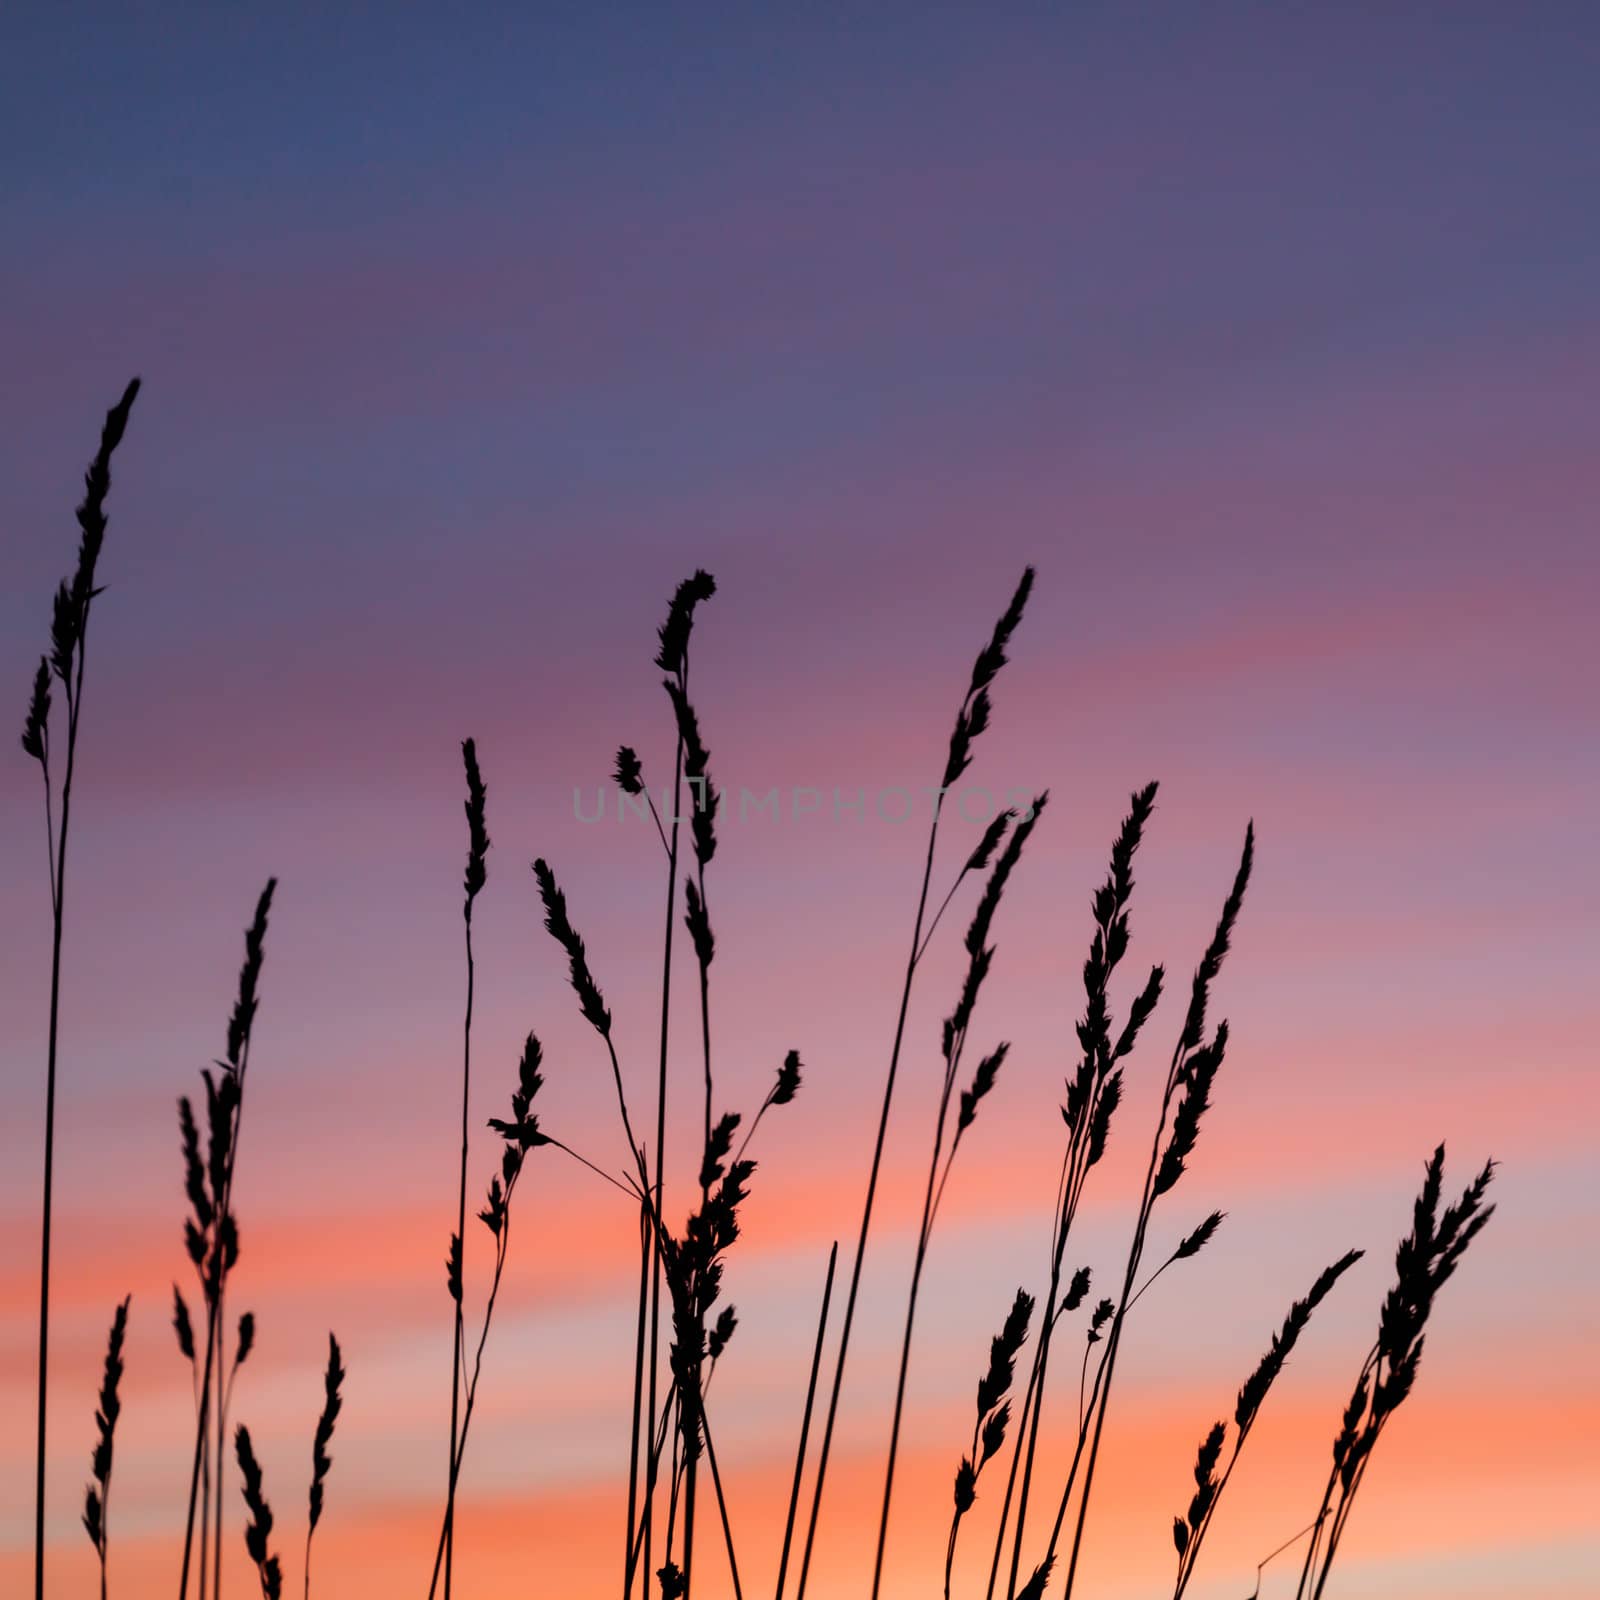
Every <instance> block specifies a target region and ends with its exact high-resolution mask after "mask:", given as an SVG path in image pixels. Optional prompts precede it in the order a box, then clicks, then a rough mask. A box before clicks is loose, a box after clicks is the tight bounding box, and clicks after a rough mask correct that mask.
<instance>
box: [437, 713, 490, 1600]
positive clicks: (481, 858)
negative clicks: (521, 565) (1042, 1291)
mask: <svg viewBox="0 0 1600 1600" xmlns="http://www.w3.org/2000/svg"><path fill="white" fill-rule="evenodd" d="M461 760H462V764H463V766H464V767H465V769H466V778H467V799H466V806H465V809H466V817H467V867H466V875H465V877H464V879H463V884H462V887H463V891H464V901H463V905H462V917H463V919H464V921H465V923H466V956H467V1004H466V1013H465V1016H464V1018H463V1021H462V1028H461V1166H460V1185H459V1189H458V1191H457V1200H456V1231H455V1245H454V1247H453V1252H452V1253H453V1255H455V1256H459V1254H460V1252H461V1250H462V1249H463V1245H464V1241H465V1239H466V1234H467V1159H468V1146H469V1141H468V1132H467V1125H468V1116H469V1113H470V1109H471V1091H472V1001H473V990H474V986H475V980H476V975H477V969H476V966H475V963H474V961H473V956H472V906H473V902H474V901H475V900H476V899H477V897H478V895H479V893H480V892H481V891H482V889H483V887H484V885H485V883H487V881H488V869H487V866H486V864H485V863H486V857H487V856H488V852H489V834H488V829H487V824H486V821H485V815H484V809H485V802H486V798H487V790H486V788H485V786H484V782H483V775H482V773H481V772H480V771H479V769H478V751H477V745H476V744H475V743H474V741H473V740H471V739H465V740H463V741H462V744H461ZM449 1285H450V1289H451V1299H452V1300H453V1301H454V1317H453V1327H452V1336H451V1347H450V1451H449V1463H448V1471H449V1484H450V1486H449V1491H448V1498H447V1501H446V1506H445V1519H444V1597H445V1600H450V1584H451V1578H452V1576H453V1574H454V1568H455V1515H454V1512H455V1497H456V1473H457V1467H458V1459H459V1455H460V1436H459V1427H460V1410H461V1368H462V1363H463V1361H464V1359H465V1355H466V1351H465V1348H464V1346H465V1339H466V1333H465V1326H464V1323H463V1321H462V1316H463V1312H462V1283H461V1275H460V1273H459V1272H457V1273H456V1274H454V1275H453V1276H452V1277H451V1279H450V1280H449Z"/></svg>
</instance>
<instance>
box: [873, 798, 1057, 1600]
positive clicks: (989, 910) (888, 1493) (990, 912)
mask: <svg viewBox="0 0 1600 1600" xmlns="http://www.w3.org/2000/svg"><path fill="white" fill-rule="evenodd" d="M1048 800H1049V796H1048V795H1047V794H1041V795H1039V796H1037V797H1036V798H1035V800H1034V802H1033V804H1032V806H1031V807H1029V810H1028V814H1027V817H1026V818H1025V819H1023V820H1022V821H1020V822H1018V823H1017V825H1016V826H1015V827H1014V828H1013V829H1012V830H1011V836H1010V838H1009V839H1008V840H1007V841H1006V847H1005V849H1004V850H1003V851H1002V852H1001V854H1000V859H999V860H998V861H997V862H996V863H995V867H994V870H993V872H992V873H991V874H990V877H989V881H988V883H987V884H986V885H985V887H984V891H983V894H982V896H981V898H980V899H979V901H978V909H977V911H976V913H975V914H974V916H973V919H972V923H971V926H970V927H969V928H968V929H967V936H966V940H965V948H966V951H967V973H966V978H965V980H964V981H963V983H962V987H961V995H960V998H959V999H958V1000H957V1002H956V1007H955V1010H954V1011H952V1012H951V1014H950V1015H949V1016H948V1017H947V1018H946V1019H945V1023H944V1030H943V1034H942V1054H943V1056H944V1082H943V1085H942V1087H941V1089H940V1096H939V1114H938V1119H937V1122H936V1123H935V1126H934V1135H933V1153H932V1155H931V1156H930V1158H929V1161H928V1185H927V1192H926V1194H925V1195H924V1197H923V1202H922V1221H921V1224H920V1226H919V1228H918V1231H917V1249H916V1256H915V1258H914V1260H913V1263H912V1268H911V1288H910V1292H909V1293H908V1295H907V1297H906V1321H905V1330H904V1333H903V1335H902V1337H901V1344H900V1368H899V1371H898V1373H897V1375H896V1378H895V1394H894V1418H893V1421H892V1423H891V1424H890V1430H889V1460H888V1466H887V1468H886V1470H885V1473H884V1483H883V1505H882V1509H881V1511H880V1513H879V1517H878V1545H877V1551H876V1553H875V1555H874V1557H873V1566H872V1600H877V1597H878V1594H879V1591H880V1589H881V1587H882V1583H883V1560H884V1552H885V1549H886V1547H887V1545H888V1538H889V1509H890V1504H891V1501H892V1499H893V1495H894V1469H895V1461H896V1458H897V1455H898V1452H899V1445H900V1425H901V1421H902V1419H903V1417H904V1411H905V1394H906V1375H907V1373H908V1371H909V1370H910V1365H911V1335H912V1329H913V1326H914V1324H915V1322H916V1315H917V1294H918V1290H919V1289H920V1288H921V1286H922V1271H923V1268H924V1266H925V1265H926V1264H927V1259H928V1246H929V1243H930V1241H931V1240H932V1237H933V1222H934V1213H935V1211H936V1210H937V1208H938V1202H939V1199H940V1197H941V1196H942V1195H943V1193H944V1185H945V1182H946V1180H948V1178H949V1176H950V1168H951V1166H952V1165H953V1164H954V1162H955V1156H956V1149H957V1147H958V1146H959V1145H960V1143H961V1138H962V1135H963V1134H964V1133H965V1132H966V1130H967V1129H968V1128H969V1127H971V1126H972V1124H973V1122H974V1120H975V1119H976V1116H977V1109H978V1106H979V1104H980V1103H981V1102H982V1100H983V1099H984V1097H985V1096H986V1095H987V1094H988V1093H989V1091H990V1090H991V1089H992V1088H993V1087H994V1083H995V1079H996V1077H997V1075H998V1073H999V1070H1000V1066H1001V1064H1002V1063H1003V1062H1004V1060H1005V1058H1006V1054H1007V1052H1008V1051H1009V1050H1010V1048H1011V1047H1010V1045H1009V1044H1006V1043H1004V1042H1002V1043H1001V1044H1000V1046H999V1047H998V1048H997V1049H995V1050H994V1051H992V1052H991V1053H990V1054H989V1055H987V1056H985V1057H984V1058H983V1060H982V1061H980V1062H979V1064H978V1068H977V1071H976V1072H975V1073H974V1074H973V1080H972V1084H971V1087H970V1088H967V1089H965V1090H963V1091H962V1094H961V1104H960V1110H959V1113H958V1116H957V1119H956V1129H955V1134H954V1137H953V1138H952V1140H951V1145H950V1150H949V1154H948V1158H947V1160H946V1162H945V1165H944V1171H943V1177H941V1176H940V1166H939V1158H940V1156H941V1154H942V1153H943V1152H944V1136H945V1123H946V1120H947V1118H948V1115H949V1110H950V1097H951V1095H952V1094H953V1093H954V1092H955V1085H956V1077H957V1074H958V1073H959V1071H960V1068H961V1057H962V1052H963V1051H964V1050H965V1048H966V1043H967V1030H968V1028H969V1027H970V1025H971V1021H972V1013H973V1011H974V1009H975V1008H976V1006H977V1002H978V994H979V991H980V990H981V989H982V987H983V981H984V979H985V977H986V976H987V975H988V972H989V969H990V967H991V966H992V964H993V961H994V953H995V949H994V946H993V945H991V944H990V943H989V942H988V941H989V933H990V930H991V927H992V925H993V922H994V916H995V912H996V911H997V910H998V909H999V905H1000V899H1001V895H1002V894H1003V892H1004V890H1005V885H1006V882H1007V880H1008V879H1009V878H1010V876H1011V873H1012V872H1013V871H1014V870H1015V868H1016V865H1017V862H1018V861H1019V860H1020V859H1021V857H1022V848H1023V846H1024V845H1025V844H1026V843H1027V840H1028V835H1029V834H1030V833H1031V832H1032V831H1033V828H1034V826H1035V825H1036V823H1037V822H1038V819H1039V817H1040V815H1041V814H1042V812H1043V811H1044V808H1045V805H1046V804H1047V802H1048ZM999 837H1000V835H999V834H998V833H995V832H994V831H993V830H992V829H991V830H989V831H986V832H985V834H984V837H983V840H982V842H981V843H980V845H979V847H978V853H975V854H974V856H973V857H971V858H969V859H968V861H967V864H966V867H965V868H964V869H963V872H962V876H965V874H966V872H967V871H969V870H972V869H973V863H974V861H976V860H977V859H978V855H979V854H982V853H986V852H987V851H988V850H990V849H992V848H993V844H994V843H995V842H997V841H998V839H999ZM949 903H950V897H949V896H948V895H947V896H946V897H945V905H948V904H949ZM943 909H944V907H943V906H941V907H940V910H941V911H943ZM1030 1304H1031V1302H1030ZM995 1448H996V1449H998V1448H999V1445H998V1443H997V1444H996V1447H995ZM986 1459H987V1458H986ZM952 1547H953V1541H952Z"/></svg>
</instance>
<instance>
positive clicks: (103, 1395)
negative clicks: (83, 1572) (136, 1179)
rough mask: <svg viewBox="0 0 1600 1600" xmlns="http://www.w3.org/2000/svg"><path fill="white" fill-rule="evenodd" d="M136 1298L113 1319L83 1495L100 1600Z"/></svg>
mask: <svg viewBox="0 0 1600 1600" xmlns="http://www.w3.org/2000/svg"><path fill="white" fill-rule="evenodd" d="M132 1298H133V1296H132V1295H129V1296H127V1297H126V1298H124V1300H123V1301H122V1303H121V1304H120V1305H119V1306H118V1307H117V1311H116V1315H115V1316H114V1317H113V1318H112V1319H111V1333H110V1336H109V1337H108V1338H107V1340H106V1367H105V1375H104V1377H102V1378H101V1380H100V1405H99V1408H98V1409H97V1410H96V1411H95V1414H94V1425H95V1431H96V1434H97V1436H98V1437H97V1438H96V1440H95V1446H94V1457H93V1460H92V1462H91V1465H90V1472H91V1474H92V1476H93V1478H94V1482H93V1483H91V1484H90V1485H89V1486H88V1488H87V1489H85V1490H84V1492H83V1526H84V1530H85V1531H86V1532H87V1533H88V1535H89V1542H90V1543H91V1544H92V1545H93V1546H94V1553H95V1555H96V1556H97V1557H98V1558H99V1562H100V1600H106V1536H107V1520H106V1519H107V1516H108V1514H109V1512H110V1509H111V1450H112V1446H113V1444H114V1443H115V1440H116V1432H117V1418H118V1417H119V1416H121V1414H122V1402H121V1400H120V1399H119V1398H118V1396H117V1388H118V1385H119V1384H120V1383H121V1382H122V1344H123V1340H124V1339H125V1338H126V1336H127V1332H128V1304H129V1301H131V1300H132Z"/></svg>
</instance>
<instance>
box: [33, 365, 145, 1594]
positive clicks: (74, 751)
mask: <svg viewBox="0 0 1600 1600" xmlns="http://www.w3.org/2000/svg"><path fill="white" fill-rule="evenodd" d="M138 393H139V380H138V379H137V378H135V379H133V381H132V382H131V383H129V385H128V386H127V388H126V389H125V390H123V393H122V398H121V399H120V400H119V401H118V402H117V403H116V405H114V406H113V407H112V408H111V409H110V411H108V412H107V413H106V420H105V424H104V426H103V427H102V428H101V430H100V447H99V449H98V450H97V451H96V452H95V454H94V458H93V460H91V461H90V463H89V467H88V470H87V471H86V472H85V473H84V479H83V499H82V500H81V501H80V502H79V504H78V508H77V511H76V517H77V522H78V535H79V537H78V559H77V563H76V565H75V566H74V568H73V572H72V576H71V578H70V579H63V580H62V581H61V583H60V585H59V586H58V587H57V589H56V593H55V599H54V602H53V605H52V608H51V617H50V651H49V654H48V655H46V656H44V657H42V658H41V659H40V661H39V665H38V668H37V669H36V670H35V672H34V675H33V683H32V686H31V691H30V693H29V697H28V711H27V715H26V718H25V719H24V722H23V728H22V740H21V743H22V749H23V752H24V753H25V754H26V755H28V756H29V757H30V758H31V759H32V760H34V761H37V762H38V763H39V771H40V775H41V777H42V779H43V783H44V811H45V860H46V861H47V862H48V864H49V875H50V1031H49V1037H48V1043H47V1044H46V1047H45V1091H44V1201H43V1205H42V1208H41V1223H40V1240H39V1400H38V1411H37V1427H36V1450H35V1456H34V1463H35V1467H34V1500H33V1592H34V1600H44V1512H45V1501H44V1489H45V1473H44V1465H45V1454H46V1446H47V1442H48V1415H47V1413H48V1409H49V1394H50V1224H51V1221H52V1219H53V1216H54V1184H55V1149H56V1064H57V1054H58V1050H59V1046H60V1023H61V948H62V939H63V937H64V932H65V922H66V896H67V832H68V828H69V826H70V824H71V821H72V780H73V778H74V776H75V775H76V771H77V759H78V728H79V721H80V718H81V716H82V714H83V667H84V658H85V656H86V654H87V651H88V644H89V614H90V612H91V610H92V609H93V606H94V601H95V598H96V597H97V596H98V595H99V594H101V593H102V589H101V588H100V586H99V585H97V583H96V581H95V580H96V577H97V576H98V568H99V562H100V551H101V548H102V546H103V545H104V543H105V535H106V526H107V520H106V510H105V505H106V496H107V495H108V494H109V493H110V492H111V457H112V454H113V452H114V451H115V450H116V448H117V446H118V445H119V444H120V443H121V442H122V436H123V433H124V432H125V431H126V429H127V426H128V414H129V412H130V411H131V410H132V409H133V402H134V399H135V397H136V396H137V395H138ZM52 676H54V678H55V679H56V680H58V681H59V682H60V684H61V692H62V695H63V697H64V699H65V701H66V723H67V725H66V751H65V762H64V766H63V770H62V773H61V778H60V797H61V810H60V817H61V822H60V831H59V832H57V829H56V823H55V810H54V803H53V797H52V790H51V773H50V755H51V739H50V712H51V690H50V682H51V678H52Z"/></svg>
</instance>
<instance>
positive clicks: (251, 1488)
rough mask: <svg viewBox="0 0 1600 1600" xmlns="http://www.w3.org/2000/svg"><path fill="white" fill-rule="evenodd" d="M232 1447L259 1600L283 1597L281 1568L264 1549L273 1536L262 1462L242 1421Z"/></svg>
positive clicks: (245, 1541)
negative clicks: (257, 1584)
mask: <svg viewBox="0 0 1600 1600" xmlns="http://www.w3.org/2000/svg"><path fill="white" fill-rule="evenodd" d="M234 1448H235V1449H236V1450H237V1452H238V1456H239V1476H240V1478H241V1479H242V1480H243V1481H242V1483H241V1485H240V1489H241V1492H242V1493H243V1495H244V1503H245V1509H246V1510H248V1511H249V1513H250V1521H249V1523H248V1524H247V1525H246V1527H245V1530H244V1547H245V1549H246V1550H248V1551H249V1553H250V1559H251V1561H252V1562H254V1563H255V1569H256V1575H257V1577H259V1578H260V1580H261V1596H262V1600H283V1568H282V1566H281V1565H280V1564H279V1561H278V1558H277V1557H276V1556H275V1555H273V1554H272V1553H271V1552H270V1551H269V1550H268V1548H267V1540H268V1539H270V1538H271V1537H272V1507H271V1506H269V1505H268V1504H267V1497H266V1491H265V1489H264V1488H263V1487H262V1482H261V1464H260V1463H259V1462H258V1461H257V1460H256V1455H255V1451H254V1450H253V1449H252V1448H251V1446H250V1430H249V1429H248V1428H247V1427H245V1425H244V1424H243V1423H242V1422H241V1423H240V1424H239V1428H238V1431H237V1432H236V1433H235V1434H234Z"/></svg>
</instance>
